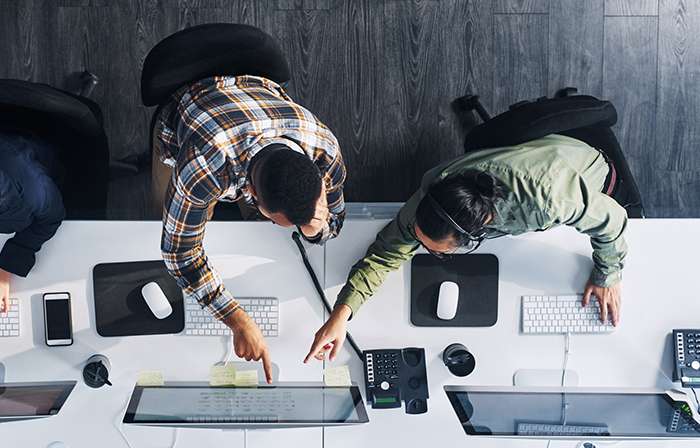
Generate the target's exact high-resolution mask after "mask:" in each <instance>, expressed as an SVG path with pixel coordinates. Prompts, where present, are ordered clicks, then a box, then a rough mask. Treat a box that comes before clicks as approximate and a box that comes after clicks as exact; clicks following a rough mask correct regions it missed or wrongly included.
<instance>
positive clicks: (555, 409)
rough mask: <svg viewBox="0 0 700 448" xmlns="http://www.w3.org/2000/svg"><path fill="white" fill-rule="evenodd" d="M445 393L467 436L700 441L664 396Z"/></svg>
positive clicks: (687, 414) (699, 432)
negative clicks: (651, 438)
mask: <svg viewBox="0 0 700 448" xmlns="http://www.w3.org/2000/svg"><path fill="white" fill-rule="evenodd" d="M459 389H462V390H459ZM445 390H446V392H447V396H448V398H449V400H450V402H451V403H452V406H453V408H454V410H455V412H456V413H457V416H458V417H459V419H460V421H461V423H462V426H463V427H464V430H465V432H466V433H467V434H469V435H494V436H524V437H557V436H560V437H567V436H568V437H574V436H592V437H619V438H624V437H654V438H655V437H700V425H698V424H697V423H696V422H695V420H694V419H693V418H692V413H691V411H690V408H689V407H688V405H687V403H685V402H683V401H674V400H673V399H671V398H670V397H669V396H668V395H666V394H665V393H659V392H649V393H627V392H625V393H616V392H588V391H585V392H584V391H579V392H576V391H573V392H572V391H570V390H566V391H565V392H562V391H556V392H541V391H538V392H521V391H517V390H513V391H485V390H478V391H475V390H468V388H458V387H454V388H453V387H449V386H448V387H446V388H445Z"/></svg>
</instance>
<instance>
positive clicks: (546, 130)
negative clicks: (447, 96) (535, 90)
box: [455, 87, 644, 218]
mask: <svg viewBox="0 0 700 448" xmlns="http://www.w3.org/2000/svg"><path fill="white" fill-rule="evenodd" d="M576 92H577V90H576V89H575V88H573V87H567V88H565V89H562V90H560V91H559V92H557V94H556V95H555V97H554V98H547V97H542V98H538V99H537V100H534V101H520V102H518V103H515V104H513V105H511V106H510V108H509V110H508V111H506V112H503V113H502V114H500V115H497V116H495V117H493V118H491V116H490V115H489V113H488V111H486V109H485V108H484V106H483V105H482V104H481V103H480V101H479V97H478V96H477V95H467V96H464V97H461V98H458V99H457V100H455V106H456V107H457V109H458V110H462V111H473V110H475V111H476V112H477V114H478V115H479V117H480V118H481V120H482V121H483V123H482V124H480V125H478V126H476V127H474V128H473V129H471V130H470V131H469V132H468V133H467V136H466V138H465V141H464V148H465V150H466V151H475V150H479V149H485V148H496V147H500V146H512V145H517V144H520V143H524V142H527V141H531V140H535V139H538V138H541V137H544V136H546V135H549V134H562V135H566V136H569V137H573V138H576V139H578V140H581V141H583V142H585V143H587V144H588V145H590V146H593V147H594V148H598V149H599V150H601V151H602V152H603V153H604V154H605V155H606V156H607V157H608V159H609V160H610V161H612V163H613V165H614V166H615V169H616V170H617V174H618V182H617V184H616V187H615V190H614V191H613V193H612V197H613V199H615V200H616V201H617V202H618V203H619V204H620V205H622V206H623V207H624V208H625V209H626V210H627V215H628V216H629V217H630V218H643V217H644V206H643V204H642V196H641V193H640V192H639V188H638V187H637V182H635V180H634V177H633V176H632V172H631V171H630V169H629V165H628V164H627V160H626V159H625V156H624V154H623V153H622V149H621V148H620V144H619V142H618V141H617V138H616V137H615V134H614V133H613V131H612V129H611V127H612V126H613V125H615V123H616V122H617V111H616V110H615V106H613V105H612V103H610V102H609V101H603V100H599V99H598V98H595V97H593V96H589V95H576Z"/></svg>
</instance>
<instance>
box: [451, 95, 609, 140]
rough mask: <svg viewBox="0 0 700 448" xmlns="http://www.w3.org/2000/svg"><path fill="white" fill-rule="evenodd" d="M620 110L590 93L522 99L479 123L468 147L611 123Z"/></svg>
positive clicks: (467, 138) (473, 130) (604, 125)
mask: <svg viewBox="0 0 700 448" xmlns="http://www.w3.org/2000/svg"><path fill="white" fill-rule="evenodd" d="M616 122H617V111H616V110H615V106H613V105H612V103H610V102H609V101H604V100H599V99H598V98H595V97H592V96H587V95H576V96H567V97H563V98H540V99H538V100H536V101H523V102H521V103H516V104H514V105H512V106H511V107H510V110H508V111H506V112H503V113H502V114H500V115H497V116H495V117H493V118H492V119H491V120H489V121H487V122H486V123H482V124H480V125H479V126H476V127H475V128H473V129H472V130H471V131H469V133H468V134H467V136H466V139H465V142H464V147H465V149H466V150H467V151H474V150H477V149H483V148H498V147H502V146H514V145H518V144H520V143H524V142H528V141H531V140H536V139H538V138H541V137H544V136H546V135H549V134H560V133H562V132H566V131H571V130H574V129H580V128H585V127H590V126H597V127H611V126H613V125H614V124H615V123H616Z"/></svg>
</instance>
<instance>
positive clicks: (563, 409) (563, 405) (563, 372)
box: [547, 331, 571, 448]
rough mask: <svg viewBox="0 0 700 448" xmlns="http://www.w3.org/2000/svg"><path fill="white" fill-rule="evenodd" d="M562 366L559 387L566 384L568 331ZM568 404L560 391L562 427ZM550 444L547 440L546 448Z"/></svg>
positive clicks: (569, 348) (568, 349) (568, 345)
mask: <svg viewBox="0 0 700 448" xmlns="http://www.w3.org/2000/svg"><path fill="white" fill-rule="evenodd" d="M564 338H565V339H564V365H563V366H562V369H561V387H565V384H566V367H567V365H568V364H569V353H570V352H571V333H569V332H568V331H567V332H566V334H565V335H564ZM567 407H568V404H567V403H566V394H565V393H564V392H563V391H562V403H561V413H562V421H563V423H562V424H563V425H564V426H566V409H567ZM551 444H552V439H549V440H547V448H549V446H550V445H551Z"/></svg>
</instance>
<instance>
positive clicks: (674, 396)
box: [443, 385, 700, 441]
mask: <svg viewBox="0 0 700 448" xmlns="http://www.w3.org/2000/svg"><path fill="white" fill-rule="evenodd" d="M443 389H444V391H445V394H446V395H447V400H448V401H449V403H450V406H451V407H452V410H453V411H454V413H455V415H456V416H457V419H458V421H459V424H460V425H461V426H462V429H463V430H464V432H465V434H466V435H467V437H489V438H504V439H543V440H549V439H552V440H583V439H585V440H597V441H606V440H608V441H616V440H691V439H698V437H692V436H688V437H683V436H657V435H655V436H651V435H624V436H621V435H609V436H597V435H590V436H556V435H547V436H529V435H528V436H522V435H517V434H510V435H509V434H497V435H494V434H479V433H474V434H472V433H470V432H469V431H468V428H467V426H469V427H471V428H472V429H473V426H471V425H470V424H469V419H468V418H467V416H466V415H465V414H464V412H463V410H464V409H463V408H462V405H461V403H459V401H458V399H457V396H456V394H455V393H456V392H467V393H469V392H495V393H499V392H516V393H559V394H560V393H587V394H618V395H619V394H631V395H639V394H649V395H665V396H667V397H669V398H670V399H671V400H673V401H681V402H684V403H686V404H687V405H688V406H689V408H690V409H691V411H692V413H693V417H694V419H695V420H696V421H699V422H700V415H699V414H698V410H697V409H696V408H695V404H694V402H693V401H692V400H691V399H690V397H688V396H687V395H686V394H685V393H684V392H683V391H680V390H668V389H659V388H633V387H519V386H451V385H450V386H444V388H443Z"/></svg>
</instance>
